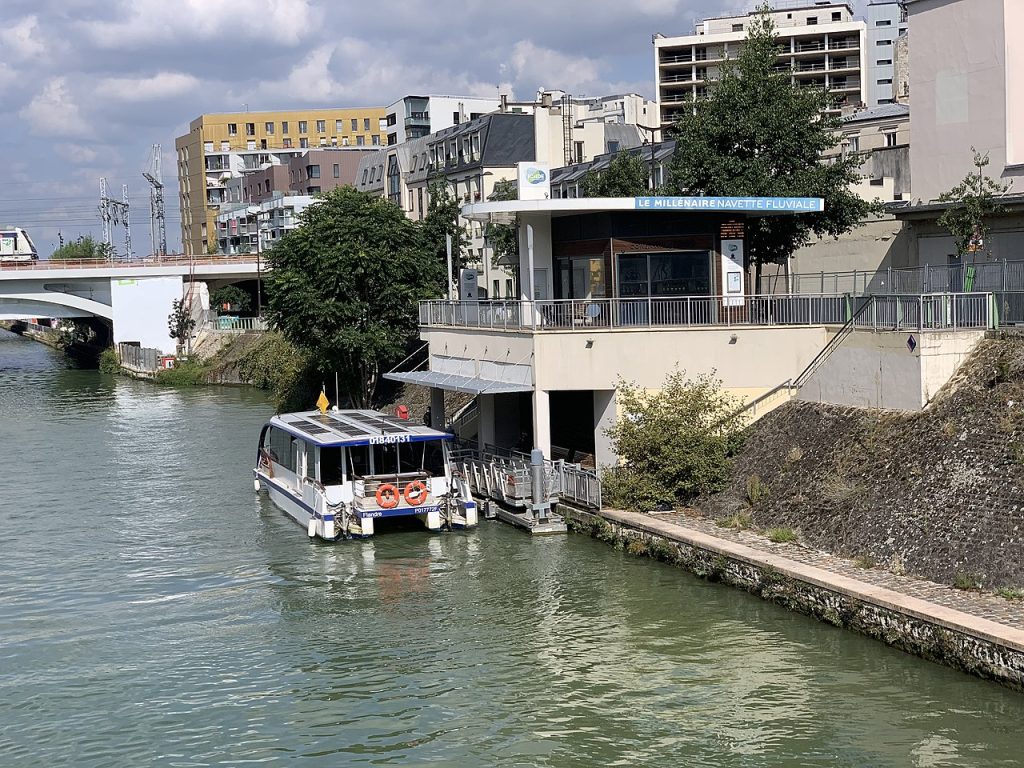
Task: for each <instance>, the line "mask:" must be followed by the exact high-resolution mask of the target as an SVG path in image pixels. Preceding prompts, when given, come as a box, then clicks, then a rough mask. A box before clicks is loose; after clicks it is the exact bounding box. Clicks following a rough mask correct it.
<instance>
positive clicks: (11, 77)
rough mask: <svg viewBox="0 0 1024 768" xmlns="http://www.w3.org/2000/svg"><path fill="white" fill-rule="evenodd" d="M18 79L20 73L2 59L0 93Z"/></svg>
mask: <svg viewBox="0 0 1024 768" xmlns="http://www.w3.org/2000/svg"><path fill="white" fill-rule="evenodd" d="M17 80H18V74H17V73H16V72H15V71H14V70H13V69H11V68H10V67H9V66H7V65H6V64H4V63H3V62H2V61H0V93H3V92H4V91H5V90H6V89H7V87H8V86H10V85H13V84H14V83H16V82H17Z"/></svg>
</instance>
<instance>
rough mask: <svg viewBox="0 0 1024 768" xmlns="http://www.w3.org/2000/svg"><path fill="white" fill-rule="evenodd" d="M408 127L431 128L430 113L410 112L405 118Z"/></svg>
mask: <svg viewBox="0 0 1024 768" xmlns="http://www.w3.org/2000/svg"><path fill="white" fill-rule="evenodd" d="M405 127H406V128H429V127H430V113H429V112H410V113H409V115H408V116H407V117H406V118H405Z"/></svg>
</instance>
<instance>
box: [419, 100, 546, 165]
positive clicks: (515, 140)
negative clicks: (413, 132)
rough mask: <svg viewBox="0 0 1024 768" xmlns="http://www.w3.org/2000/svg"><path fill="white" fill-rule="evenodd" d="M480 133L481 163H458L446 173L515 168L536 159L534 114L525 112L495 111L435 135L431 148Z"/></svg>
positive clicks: (430, 140)
mask: <svg viewBox="0 0 1024 768" xmlns="http://www.w3.org/2000/svg"><path fill="white" fill-rule="evenodd" d="M477 131H479V132H480V160H475V161H470V162H464V163H455V164H454V165H450V166H446V168H445V170H446V171H447V170H458V169H462V168H475V167H478V166H513V165H515V164H516V163H519V162H524V161H528V160H533V159H534V158H535V157H536V143H535V141H534V132H533V115H530V114H527V113H525V112H492V113H490V114H486V115H481V116H480V117H478V118H476V119H475V120H469V121H468V122H465V123H460V124H459V125H453V126H451V127H450V128H445V129H443V130H441V131H438V132H437V133H435V134H433V135H432V136H431V137H429V139H428V145H429V146H433V145H435V144H442V143H445V142H447V141H450V140H451V139H453V138H454V139H459V140H460V141H461V139H462V137H463V136H464V135H465V134H468V133H475V132H477Z"/></svg>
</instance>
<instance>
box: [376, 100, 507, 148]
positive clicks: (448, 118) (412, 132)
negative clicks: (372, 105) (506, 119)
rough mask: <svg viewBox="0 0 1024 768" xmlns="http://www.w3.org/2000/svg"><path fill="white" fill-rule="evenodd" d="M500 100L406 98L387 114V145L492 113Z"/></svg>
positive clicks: (394, 105)
mask: <svg viewBox="0 0 1024 768" xmlns="http://www.w3.org/2000/svg"><path fill="white" fill-rule="evenodd" d="M500 106H501V99H496V98H493V99H488V98H478V97H476V96H405V97H404V98H401V99H399V100H398V101H396V102H395V103H394V104H391V105H390V106H388V108H387V110H386V118H385V123H386V126H387V142H386V143H387V144H388V146H394V145H396V144H402V143H404V142H406V141H409V140H410V139H418V138H421V137H423V136H427V135H429V134H431V133H437V132H438V131H442V130H444V129H445V128H450V127H452V126H453V125H458V124H460V123H465V122H468V121H470V120H475V119H476V118H478V117H480V116H481V115H484V114H486V113H488V112H493V111H495V110H496V109H498V108H499V107H500Z"/></svg>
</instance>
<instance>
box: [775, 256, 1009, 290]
mask: <svg viewBox="0 0 1024 768" xmlns="http://www.w3.org/2000/svg"><path fill="white" fill-rule="evenodd" d="M1002 291H1024V261H1008V260H1005V259H1004V260H1002V261H990V262H982V263H979V264H957V265H940V266H931V265H925V266H921V267H906V268H898V269H897V268H888V269H883V270H877V271H873V270H867V271H861V270H852V271H850V270H847V271H838V272H824V271H822V272H795V273H793V274H792V275H790V276H789V282H788V285H787V280H786V278H785V276H783V275H764V276H762V278H761V285H760V292H761V293H765V294H767V293H774V292H779V293H794V294H806V295H821V294H829V293H833V294H845V293H850V294H855V295H864V294H879V293H889V294H926V293H972V292H989V293H993V292H1002Z"/></svg>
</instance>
